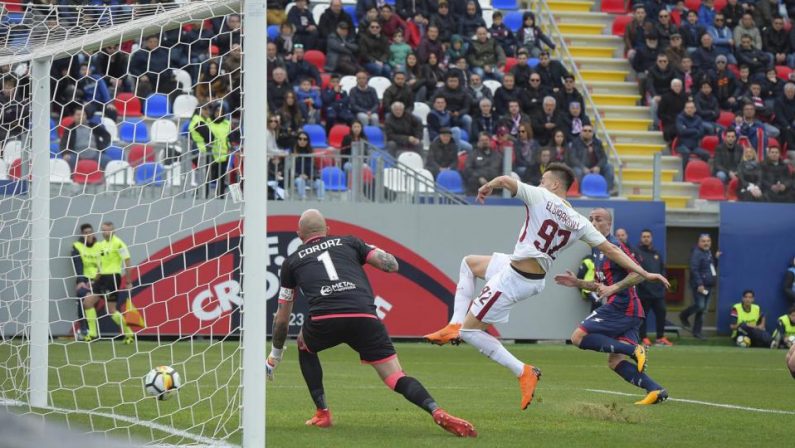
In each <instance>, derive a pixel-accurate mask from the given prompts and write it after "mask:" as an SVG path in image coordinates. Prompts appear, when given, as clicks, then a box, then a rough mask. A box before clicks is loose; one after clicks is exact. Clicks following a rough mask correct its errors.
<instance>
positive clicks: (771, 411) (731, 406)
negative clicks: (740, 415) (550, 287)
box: [585, 389, 795, 415]
mask: <svg viewBox="0 0 795 448" xmlns="http://www.w3.org/2000/svg"><path fill="white" fill-rule="evenodd" d="M585 390H586V391H588V392H596V393H598V394H609V395H623V396H625V397H642V395H637V394H628V393H624V392H616V391H612V390H601V389H585ZM668 401H678V402H680V403H690V404H700V405H704V406H712V407H715V408H724V409H737V410H739V411H750V412H761V413H763V414H784V415H795V412H793V411H783V410H780V409H762V408H749V407H747V406H737V405H734V404H723V403H711V402H709V401H701V400H687V399H685V398H668Z"/></svg>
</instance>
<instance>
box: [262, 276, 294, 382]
mask: <svg viewBox="0 0 795 448" xmlns="http://www.w3.org/2000/svg"><path fill="white" fill-rule="evenodd" d="M284 294H289V295H290V300H279V307H278V308H277V309H276V315H275V316H274V317H273V340H272V341H271V353H270V355H268V360H267V361H266V362H265V372H266V375H267V376H268V379H269V380H271V381H273V373H274V371H275V370H276V367H277V366H278V365H279V363H280V362H281V361H282V353H283V352H284V341H285V340H286V339H287V329H288V327H289V324H290V313H291V312H292V311H293V300H292V290H287V289H286V288H282V292H281V293H280V294H279V297H280V298H281V297H285V296H284Z"/></svg>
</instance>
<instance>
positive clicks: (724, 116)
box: [718, 110, 734, 128]
mask: <svg viewBox="0 0 795 448" xmlns="http://www.w3.org/2000/svg"><path fill="white" fill-rule="evenodd" d="M718 124H719V125H721V126H723V127H724V128H728V127H729V126H731V125H732V124H734V114H733V113H731V112H729V111H725V110H722V111H720V117H718Z"/></svg>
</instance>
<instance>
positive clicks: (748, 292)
mask: <svg viewBox="0 0 795 448" xmlns="http://www.w3.org/2000/svg"><path fill="white" fill-rule="evenodd" d="M746 294H751V295H752V296H756V294H754V290H753V289H746V290H745V291H743V297H744V296H745V295H746Z"/></svg>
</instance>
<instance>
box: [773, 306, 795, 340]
mask: <svg viewBox="0 0 795 448" xmlns="http://www.w3.org/2000/svg"><path fill="white" fill-rule="evenodd" d="M793 338H795V305H793V306H792V308H790V309H789V313H787V314H785V315H783V316H781V317H779V318H778V320H777V321H776V331H774V332H773V342H772V343H771V344H770V348H774V349H775V348H778V347H779V346H783V347H785V348H792V347H793V346H795V344H793Z"/></svg>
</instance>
